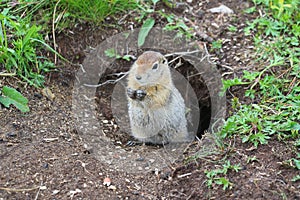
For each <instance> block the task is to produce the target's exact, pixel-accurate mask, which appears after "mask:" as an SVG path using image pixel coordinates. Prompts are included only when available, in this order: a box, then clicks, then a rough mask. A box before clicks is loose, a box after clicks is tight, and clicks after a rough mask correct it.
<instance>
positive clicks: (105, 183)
mask: <svg viewBox="0 0 300 200" xmlns="http://www.w3.org/2000/svg"><path fill="white" fill-rule="evenodd" d="M110 184H111V180H110V178H108V177H106V178H105V179H104V180H103V185H105V186H107V187H109V186H110Z"/></svg>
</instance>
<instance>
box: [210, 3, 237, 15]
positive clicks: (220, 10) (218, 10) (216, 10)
mask: <svg viewBox="0 0 300 200" xmlns="http://www.w3.org/2000/svg"><path fill="white" fill-rule="evenodd" d="M209 11H210V12H212V13H224V14H232V13H233V10H232V9H230V8H228V7H227V6H225V5H220V6H219V7H215V8H211V9H209Z"/></svg>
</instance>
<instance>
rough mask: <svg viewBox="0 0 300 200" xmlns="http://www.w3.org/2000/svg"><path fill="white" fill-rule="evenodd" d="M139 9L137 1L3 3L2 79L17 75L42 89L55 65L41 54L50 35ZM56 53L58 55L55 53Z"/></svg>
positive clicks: (0, 30) (33, 0) (0, 18)
mask: <svg viewBox="0 0 300 200" xmlns="http://www.w3.org/2000/svg"><path fill="white" fill-rule="evenodd" d="M136 7H137V3H136V1H134V0H101V1H99V0H89V1H79V0H60V1H51V0H42V1H37V0H20V1H16V2H11V1H2V3H1V5H0V9H1V10H2V12H1V13H0V69H1V70H2V73H1V76H17V77H20V78H21V80H23V81H24V82H27V83H29V84H30V85H33V86H35V87H42V86H43V84H44V75H45V74H46V73H47V72H49V71H51V70H52V69H53V68H54V64H53V63H52V62H51V61H50V60H49V59H48V58H46V57H43V56H42V55H43V54H44V53H45V50H44V49H45V47H46V49H48V50H50V51H52V52H54V50H53V49H51V47H50V45H48V44H46V42H45V41H44V38H45V36H46V35H47V34H48V33H52V31H53V30H52V29H53V28H52V25H54V29H55V31H56V32H57V31H63V30H64V29H65V28H71V27H73V26H74V25H75V23H83V22H88V23H91V24H94V26H100V25H102V22H103V21H104V19H105V18H106V17H108V16H110V17H114V16H115V15H118V14H121V13H125V12H127V11H128V10H129V9H134V8H136ZM54 53H55V52H54Z"/></svg>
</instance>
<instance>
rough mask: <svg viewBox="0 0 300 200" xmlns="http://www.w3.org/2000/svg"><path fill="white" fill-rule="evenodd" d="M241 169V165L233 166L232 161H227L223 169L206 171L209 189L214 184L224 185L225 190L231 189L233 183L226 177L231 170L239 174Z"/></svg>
mask: <svg viewBox="0 0 300 200" xmlns="http://www.w3.org/2000/svg"><path fill="white" fill-rule="evenodd" d="M240 169H241V167H240V165H231V164H230V161H226V163H225V164H223V165H222V168H219V169H214V170H210V171H208V170H206V171H205V172H204V173H205V175H206V177H207V179H208V180H207V181H206V184H207V186H208V187H212V186H213V185H214V184H217V185H223V190H226V189H231V188H232V186H233V183H231V182H230V181H229V180H228V179H227V178H226V177H224V176H225V175H226V174H227V172H228V171H229V170H232V171H235V172H238V171H239V170H240Z"/></svg>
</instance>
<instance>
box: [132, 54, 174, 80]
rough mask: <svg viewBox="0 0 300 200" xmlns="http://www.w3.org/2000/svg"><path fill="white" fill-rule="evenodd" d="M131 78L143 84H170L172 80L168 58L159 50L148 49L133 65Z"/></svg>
mask: <svg viewBox="0 0 300 200" xmlns="http://www.w3.org/2000/svg"><path fill="white" fill-rule="evenodd" d="M129 76H130V77H129V79H130V80H131V81H133V80H134V81H135V82H136V83H137V84H139V85H141V86H148V85H149V86H150V85H157V84H168V82H170V81H171V75H170V69H169V66H168V61H167V59H166V58H165V57H164V56H163V55H162V54H161V53H158V52H155V51H146V52H144V53H143V54H142V55H140V56H139V57H138V59H137V60H136V61H135V63H134V64H133V65H132V67H131V69H130V73H129Z"/></svg>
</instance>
